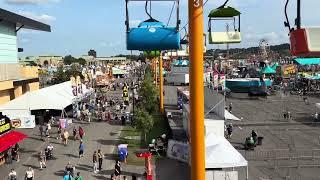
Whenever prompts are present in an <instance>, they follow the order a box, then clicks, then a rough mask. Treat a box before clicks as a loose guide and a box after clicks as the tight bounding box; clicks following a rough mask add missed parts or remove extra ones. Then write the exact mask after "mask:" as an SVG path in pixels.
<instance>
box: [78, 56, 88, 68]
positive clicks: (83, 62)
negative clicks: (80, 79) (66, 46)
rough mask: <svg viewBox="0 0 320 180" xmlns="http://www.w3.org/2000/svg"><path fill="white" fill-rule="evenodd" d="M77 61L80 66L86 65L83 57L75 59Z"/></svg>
mask: <svg viewBox="0 0 320 180" xmlns="http://www.w3.org/2000/svg"><path fill="white" fill-rule="evenodd" d="M77 62H78V63H79V64H81V65H82V66H84V65H86V63H87V61H86V60H85V59H83V58H79V59H77Z"/></svg>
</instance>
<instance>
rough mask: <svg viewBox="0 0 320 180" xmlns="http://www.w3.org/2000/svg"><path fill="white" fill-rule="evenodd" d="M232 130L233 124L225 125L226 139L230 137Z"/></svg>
mask: <svg viewBox="0 0 320 180" xmlns="http://www.w3.org/2000/svg"><path fill="white" fill-rule="evenodd" d="M232 131H233V126H232V124H228V126H227V132H228V139H230V138H231V136H232Z"/></svg>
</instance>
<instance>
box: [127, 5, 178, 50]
mask: <svg viewBox="0 0 320 180" xmlns="http://www.w3.org/2000/svg"><path fill="white" fill-rule="evenodd" d="M129 1H146V0H126V27H127V50H138V51H152V50H160V51H162V50H175V49H179V48H180V32H179V25H180V19H179V0H147V1H146V6H145V10H146V13H147V14H148V16H149V19H148V20H146V21H143V22H141V23H140V24H139V25H138V27H134V28H130V25H129V24H130V22H129V10H128V3H129ZM149 1H150V2H151V1H162V2H163V1H174V2H176V3H175V5H176V7H177V9H176V10H177V23H176V27H168V26H167V25H165V24H164V23H163V22H160V21H158V20H156V19H154V18H153V17H152V16H151V15H150V13H148V11H147V6H148V2H149Z"/></svg>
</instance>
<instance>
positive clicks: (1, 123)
mask: <svg viewBox="0 0 320 180" xmlns="http://www.w3.org/2000/svg"><path fill="white" fill-rule="evenodd" d="M26 137H27V136H26V135H25V134H22V133H20V132H18V131H13V130H12V125H11V121H10V119H9V118H8V117H7V116H4V115H2V113H0V166H1V165H3V164H4V163H5V162H6V154H7V152H8V151H9V150H10V148H11V147H12V146H14V145H15V144H16V143H18V142H20V141H22V140H23V139H25V138H26Z"/></svg>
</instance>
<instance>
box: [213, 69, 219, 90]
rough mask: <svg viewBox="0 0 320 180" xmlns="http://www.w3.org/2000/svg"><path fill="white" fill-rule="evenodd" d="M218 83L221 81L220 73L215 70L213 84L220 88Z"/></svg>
mask: <svg viewBox="0 0 320 180" xmlns="http://www.w3.org/2000/svg"><path fill="white" fill-rule="evenodd" d="M218 83H219V74H218V73H216V72H214V74H213V86H214V88H218Z"/></svg>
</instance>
